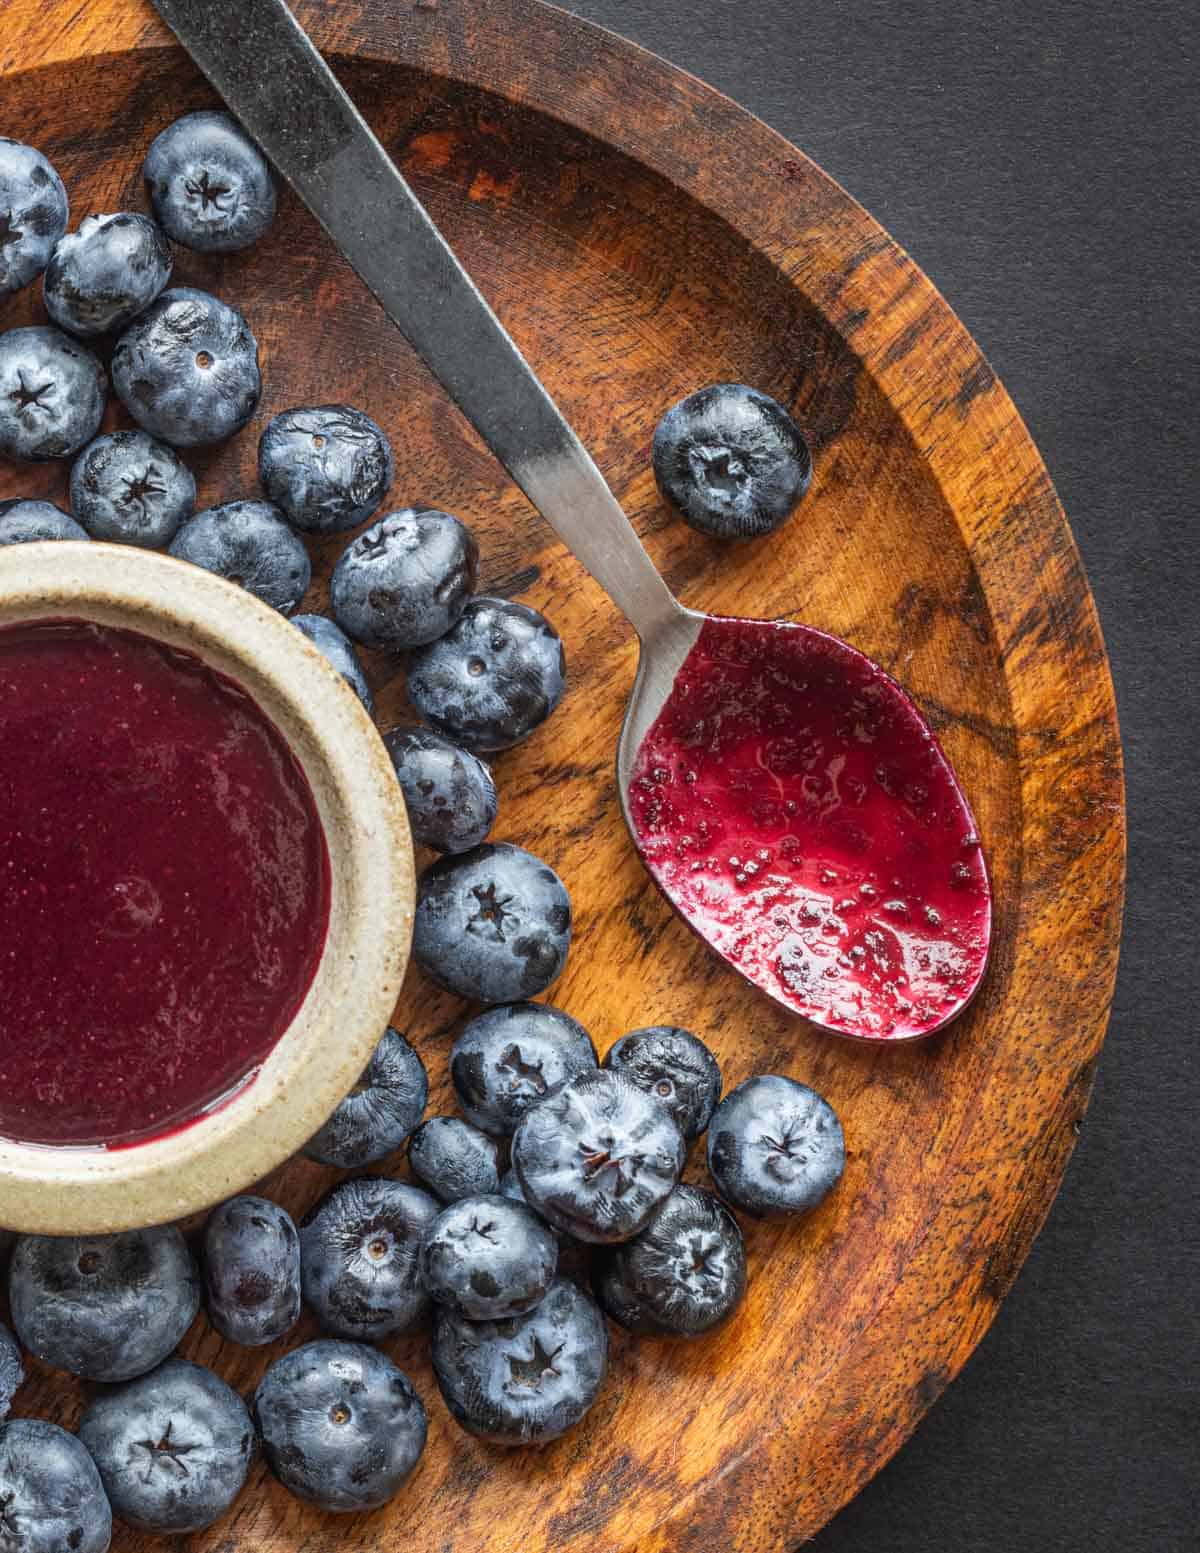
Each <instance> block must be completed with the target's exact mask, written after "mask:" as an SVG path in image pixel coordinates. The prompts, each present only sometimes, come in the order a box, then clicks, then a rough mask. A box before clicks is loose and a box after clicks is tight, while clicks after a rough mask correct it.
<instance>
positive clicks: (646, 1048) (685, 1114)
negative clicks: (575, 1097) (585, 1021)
mask: <svg viewBox="0 0 1200 1553" xmlns="http://www.w3.org/2000/svg"><path fill="white" fill-rule="evenodd" d="M604 1066H605V1067H606V1068H611V1069H612V1070H613V1072H614V1073H623V1074H624V1075H625V1077H626V1078H627V1079H630V1080H632V1082H633V1083H635V1084H636V1085H637V1087H638V1088H639V1089H644V1090H645V1091H646V1093H647V1094H648V1095H649V1096H650V1098H651V1099H652V1100H656V1101H657V1102H658V1103H659V1105H661V1106H665V1107H666V1109H667V1110H668V1111H669V1112H670V1113H671V1115H672V1116H673V1117H674V1118H675V1123H676V1125H677V1126H678V1128H679V1130H680V1132H681V1133H682V1134H683V1136H684V1137H685V1138H686V1139H687V1140H688V1141H689V1142H690V1141H691V1140H692V1139H693V1138H698V1137H699V1136H700V1134H701V1133H702V1132H703V1131H704V1129H705V1128H706V1127H707V1126H708V1121H709V1118H710V1117H711V1116H712V1114H713V1110H714V1108H715V1107H716V1104H717V1101H718V1100H719V1099H720V1098H721V1070H720V1068H719V1067H718V1066H717V1059H716V1058H715V1057H714V1056H713V1054H712V1052H710V1051H709V1049H708V1047H707V1046H705V1044H704V1042H703V1041H701V1040H700V1039H698V1037H696V1036H694V1035H693V1034H692V1032H691V1031H690V1030H681V1029H679V1028H678V1026H676V1025H648V1026H647V1027H646V1028H645V1029H642V1030H631V1031H630V1032H629V1034H628V1035H623V1036H622V1037H621V1039H620V1040H619V1041H617V1042H616V1043H615V1044H614V1045H612V1046H611V1047H609V1050H608V1054H607V1056H606V1057H605V1059H604Z"/></svg>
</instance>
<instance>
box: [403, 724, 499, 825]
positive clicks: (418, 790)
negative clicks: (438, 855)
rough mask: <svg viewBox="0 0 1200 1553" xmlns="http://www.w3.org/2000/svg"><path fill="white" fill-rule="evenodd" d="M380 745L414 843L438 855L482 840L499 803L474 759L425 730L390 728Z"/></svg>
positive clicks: (484, 768)
mask: <svg viewBox="0 0 1200 1553" xmlns="http://www.w3.org/2000/svg"><path fill="white" fill-rule="evenodd" d="M383 742H384V744H386V745H387V752H388V754H389V755H390V756H391V757H392V765H393V766H394V767H395V770H396V778H397V780H398V781H399V783H400V787H401V790H402V791H403V793H404V803H405V807H406V808H407V809H408V823H409V827H410V828H411V830H412V834H413V840H414V841H416V842H417V843H418V844H419V845H421V846H423V847H433V848H435V849H436V850H437V851H438V852H469V851H470V849H471V848H472V847H477V846H479V844H480V842H482V841H486V840H487V835H488V832H489V831H490V830H491V828H492V826H493V825H494V824H495V823H496V811H497V808H498V807H499V804H498V801H497V798H496V784H495V782H493V780H492V773H491V772H490V771H489V770H488V768H487V766H485V765H484V763H483V761H482V760H480V758H479V756H478V755H472V754H471V752H470V750H464V749H461V748H460V747H459V746H458V745H457V744H452V743H451V742H450V740H449V739H443V738H442V736H441V734H440V733H431V732H430V731H429V729H428V728H393V729H392V730H391V731H390V732H389V733H385V734H384V736H383Z"/></svg>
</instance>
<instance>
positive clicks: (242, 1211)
mask: <svg viewBox="0 0 1200 1553" xmlns="http://www.w3.org/2000/svg"><path fill="white" fill-rule="evenodd" d="M204 1283H205V1290H206V1293H207V1295H208V1314H209V1316H210V1318H211V1320H212V1324H213V1326H215V1327H216V1329H217V1331H218V1332H219V1333H220V1334H221V1336H222V1337H225V1338H228V1339H229V1341H230V1342H231V1343H241V1344H242V1345H243V1346H244V1347H246V1348H261V1347H262V1346H263V1345H264V1344H265V1343H274V1342H276V1341H277V1340H278V1339H279V1338H281V1337H284V1336H285V1335H286V1334H287V1333H288V1332H290V1331H291V1330H292V1328H293V1327H294V1326H295V1325H296V1322H297V1321H299V1319H300V1237H299V1236H298V1235H297V1233H296V1226H295V1224H294V1223H293V1222H292V1216H291V1214H290V1213H288V1211H287V1210H286V1209H285V1208H281V1207H280V1206H279V1205H278V1203H273V1202H268V1201H267V1200H266V1198H265V1197H231V1198H230V1199H229V1201H228V1202H223V1203H222V1204H221V1206H220V1207H219V1208H217V1209H216V1210H215V1211H214V1212H213V1214H212V1215H211V1217H210V1218H209V1221H208V1224H207V1226H206V1228H205V1231H204Z"/></svg>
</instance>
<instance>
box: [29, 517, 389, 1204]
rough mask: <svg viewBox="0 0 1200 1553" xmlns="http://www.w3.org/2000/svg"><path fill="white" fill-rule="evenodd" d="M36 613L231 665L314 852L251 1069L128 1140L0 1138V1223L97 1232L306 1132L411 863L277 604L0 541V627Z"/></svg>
mask: <svg viewBox="0 0 1200 1553" xmlns="http://www.w3.org/2000/svg"><path fill="white" fill-rule="evenodd" d="M53 618H58V619H84V620H89V621H95V622H96V623H98V624H101V625H109V626H118V627H122V628H124V629H127V630H135V631H141V632H142V633H143V634H145V635H147V636H151V637H153V638H155V639H156V640H159V641H163V642H166V643H167V644H168V645H170V646H174V647H180V648H183V649H185V650H187V651H189V652H192V653H194V654H195V655H197V656H198V657H200V658H201V659H203V661H204V662H205V663H207V664H208V665H209V666H210V667H212V668H215V669H217V670H219V671H220V672H221V673H223V674H226V675H227V676H229V677H230V678H231V679H233V680H234V681H235V682H236V683H237V684H238V685H239V686H240V687H241V688H242V689H244V690H245V691H246V692H247V693H248V694H249V695H250V696H251V697H252V699H253V700H254V701H255V703H256V704H257V706H258V707H259V709H260V710H261V711H262V712H263V713H264V715H266V716H267V717H268V718H269V719H270V720H271V722H272V723H274V724H275V726H276V728H277V729H278V730H279V732H280V734H281V735H282V737H283V738H284V740H285V742H286V743H287V744H288V746H289V748H290V749H291V750H292V753H293V754H294V755H295V757H296V759H297V760H298V761H299V763H300V765H301V767H302V769H303V770H304V773H305V776H306V777H307V779H308V782H309V785H310V786H311V788H312V791H313V797H314V799H315V801H316V806H317V810H318V813H319V815H320V818H321V823H322V826H323V828H324V831H325V839H326V845H327V847H328V851H329V862H330V918H329V927H328V931H327V933H326V938H325V943H324V946H323V948H322V951H321V956H320V959H319V961H318V964H317V969H316V972H315V974H314V977H313V980H312V983H311V985H310V987H309V989H308V992H307V994H306V995H305V998H304V1001H303V1003H302V1004H301V1006H300V1008H299V1010H298V1011H297V1013H296V1015H295V1017H294V1018H293V1019H292V1021H291V1023H290V1024H289V1025H288V1027H287V1029H286V1030H285V1031H284V1033H283V1034H282V1035H281V1036H280V1038H279V1040H278V1042H277V1043H276V1045H275V1046H274V1048H273V1049H272V1050H271V1052H270V1053H269V1054H268V1056H267V1057H266V1058H265V1059H264V1061H263V1062H262V1064H261V1066H260V1067H259V1068H258V1069H257V1070H256V1071H255V1073H254V1076H253V1078H252V1079H249V1080H243V1081H242V1083H241V1084H240V1085H239V1086H237V1087H235V1088H234V1090H233V1091H232V1092H231V1093H230V1094H229V1095H228V1096H226V1097H225V1098H223V1099H222V1100H220V1101H218V1102H217V1103H216V1104H215V1105H214V1106H213V1107H211V1108H210V1109H208V1110H206V1111H204V1112H202V1113H201V1114H200V1115H199V1116H198V1117H196V1118H195V1119H193V1120H191V1121H189V1122H186V1123H184V1124H183V1125H182V1127H180V1128H179V1130H176V1131H167V1132H165V1133H162V1134H159V1135H157V1136H153V1137H151V1138H149V1139H147V1140H145V1141H140V1142H139V1141H135V1142H131V1143H128V1144H121V1145H120V1146H118V1147H108V1146H104V1145H95V1146H82V1147H76V1146H59V1145H47V1144H39V1143H24V1142H21V1141H19V1140H13V1139H8V1138H4V1137H0V1224H3V1225H4V1227H5V1228H6V1229H11V1230H16V1231H18V1232H23V1233H34V1234H48V1235H84V1234H107V1233H112V1232H115V1231H119V1230H124V1229H130V1228H134V1227H141V1226H145V1225H150V1224H159V1223H166V1222H169V1221H171V1220H174V1219H181V1218H185V1217H187V1216H188V1215H190V1214H193V1213H196V1212H199V1211H201V1210H203V1209H206V1208H209V1207H211V1206H212V1205H213V1204H215V1203H217V1202H219V1201H221V1200H223V1199H224V1198H226V1197H230V1196H233V1195H235V1194H236V1193H238V1192H240V1191H243V1190H245V1188H246V1187H248V1186H249V1185H251V1184H252V1183H253V1182H255V1181H257V1180H259V1179H261V1178H262V1177H263V1176H265V1175H268V1174H269V1173H270V1172H271V1171H273V1170H274V1169H276V1168H277V1167H278V1166H279V1165H281V1164H283V1163H284V1162H285V1160H287V1159H289V1158H290V1157H291V1156H292V1155H293V1154H295V1153H296V1152H297V1151H298V1150H299V1149H300V1148H301V1147H302V1146H303V1145H304V1143H306V1142H307V1141H308V1139H309V1138H310V1137H311V1136H312V1135H313V1133H314V1132H316V1131H317V1129H318V1128H319V1127H320V1126H321V1125H322V1123H323V1122H324V1121H325V1120H326V1119H327V1117H328V1116H329V1114H330V1113H331V1112H332V1111H333V1110H334V1108H335V1107H336V1106H337V1104H338V1103H339V1101H340V1100H341V1099H342V1098H343V1096H344V1095H345V1094H346V1093H348V1091H349V1090H350V1089H351V1088H352V1086H353V1085H354V1083H355V1081H356V1080H357V1079H358V1077H359V1075H360V1074H361V1072H362V1070H363V1068H364V1067H365V1066H366V1064H367V1062H368V1060H369V1058H370V1056H371V1053H372V1052H373V1051H374V1049H375V1046H376V1044H377V1043H378V1041H379V1039H380V1036H381V1035H382V1033H383V1031H384V1029H385V1027H386V1026H387V1024H388V1022H389V1020H390V1019H391V1016H392V1012H393V1009H394V1006H395V1003H396V999H397V996H398V994H399V991H400V985H401V982H402V981H403V978H404V973H405V970H406V967H407V964H408V955H409V948H410V943H411V937H412V922H413V906H414V898H415V889H416V887H415V868H414V860H413V849H412V839H411V835H410V833H409V827H408V817H407V812H406V810H405V806H404V800H403V796H402V794H401V791H400V786H399V783H398V782H397V781H396V778H395V773H394V771H393V769H392V765H391V762H390V760H389V758H388V756H387V752H386V750H385V748H384V745H383V741H382V739H381V738H380V736H379V733H378V731H377V730H376V728H375V725H374V723H373V722H372V721H371V719H370V717H369V716H368V715H367V713H366V712H365V710H364V709H363V707H362V705H361V703H360V702H359V700H358V698H357V696H356V695H355V694H354V692H353V691H352V690H350V688H349V686H348V685H347V684H346V682H345V681H344V680H343V678H342V676H341V675H340V674H339V673H338V672H337V670H336V669H334V668H333V667H332V666H331V665H330V664H329V663H328V662H327V661H326V659H325V658H324V657H323V656H322V655H321V654H320V653H319V652H318V651H317V649H316V648H315V647H313V645H312V644H311V643H310V642H309V641H308V640H307V638H306V637H305V636H304V634H303V632H301V631H298V630H297V629H296V628H295V626H293V625H292V623H291V621H290V620H289V619H288V618H287V617H285V616H284V615H281V614H279V613H277V612H276V611H275V610H273V609H270V608H269V607H268V606H267V605H265V604H263V603H262V602H261V601H260V600H259V599H257V598H255V597H254V596H253V595H252V594H250V593H247V592H246V591H245V590H244V589H242V588H240V587H237V586H236V585H234V584H233V583H230V582H227V581H225V579H223V578H221V577H218V576H216V575H214V574H213V573H210V572H207V571H204V570H202V569H200V568H198V567H195V566H191V565H189V564H188V563H187V562H185V561H179V560H175V559H173V558H171V557H170V556H166V555H162V554H159V553H157V552H154V551H147V550H139V549H135V548H133V547H129V546H121V545H110V544H101V543H95V542H91V541H87V542H85V541H82V540H67V541H50V542H41V543H36V544H22V545H12V546H8V547H6V548H3V549H0V627H3V626H11V625H17V624H20V623H21V622H24V621H34V620H38V619H42V620H45V619H53Z"/></svg>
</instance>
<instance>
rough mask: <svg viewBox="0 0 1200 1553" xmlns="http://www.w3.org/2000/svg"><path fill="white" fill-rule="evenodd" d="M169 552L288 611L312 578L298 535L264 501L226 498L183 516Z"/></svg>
mask: <svg viewBox="0 0 1200 1553" xmlns="http://www.w3.org/2000/svg"><path fill="white" fill-rule="evenodd" d="M170 553H171V554H172V555H173V556H174V557H175V558H176V559H177V560H180V561H190V562H191V563H192V565H193V566H202V567H203V568H204V570H205V571H207V572H216V574H217V576H218V577H225V578H227V579H228V580H229V581H230V582H236V583H240V584H241V586H242V587H243V588H246V589H248V590H249V591H250V592H251V593H253V594H254V595H255V597H256V598H260V599H262V601H263V603H264V604H270V606H271V608H272V609H278V610H280V611H281V612H282V613H283V614H285V615H290V614H291V612H292V610H294V609H295V607H296V605H297V604H299V602H300V600H301V599H302V598H303V597H304V594H305V592H306V590H307V588H308V585H309V583H310V582H311V581H312V563H311V562H310V561H309V559H308V551H307V550H306V549H305V548H304V541H303V540H301V539H299V538H298V537H297V536H296V535H295V534H294V533H293V532H292V530H291V529H290V528H289V527H288V526H287V524H286V523H285V522H284V521H283V518H282V516H281V514H280V511H279V508H278V507H272V506H271V504H270V502H265V501H230V502H225V503H224V505H223V506H220V507H208V508H206V509H205V510H204V511H203V512H198V513H197V514H196V515H195V517H194V518H189V519H188V521H187V522H186V523H185V524H184V525H183V527H182V528H181V529H180V530H179V532H178V533H177V534H176V535H175V538H174V539H173V540H172V541H171V547H170Z"/></svg>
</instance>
